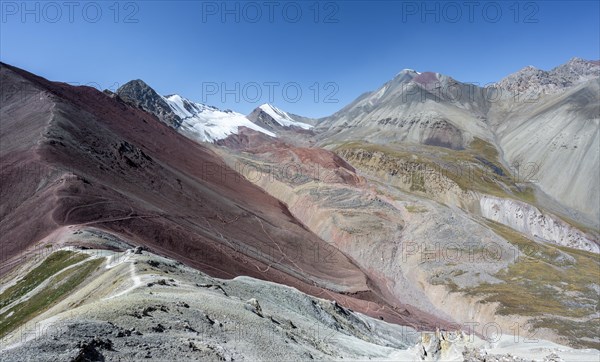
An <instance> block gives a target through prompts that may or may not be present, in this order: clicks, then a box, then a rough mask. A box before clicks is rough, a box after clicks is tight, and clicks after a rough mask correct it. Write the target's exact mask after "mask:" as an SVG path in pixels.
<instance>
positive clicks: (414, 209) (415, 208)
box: [404, 205, 427, 214]
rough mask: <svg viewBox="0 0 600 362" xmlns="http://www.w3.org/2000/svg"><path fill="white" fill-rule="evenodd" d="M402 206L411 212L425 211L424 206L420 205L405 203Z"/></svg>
mask: <svg viewBox="0 0 600 362" xmlns="http://www.w3.org/2000/svg"><path fill="white" fill-rule="evenodd" d="M404 208H405V209H406V211H408V212H410V213H413V214H418V213H422V212H427V209H426V208H424V207H422V206H418V205H406V206H404Z"/></svg>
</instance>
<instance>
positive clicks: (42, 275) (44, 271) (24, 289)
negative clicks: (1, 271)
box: [0, 250, 88, 308]
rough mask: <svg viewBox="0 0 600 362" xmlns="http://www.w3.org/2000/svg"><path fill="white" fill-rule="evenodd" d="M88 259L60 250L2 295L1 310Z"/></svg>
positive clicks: (81, 255) (0, 300)
mask: <svg viewBox="0 0 600 362" xmlns="http://www.w3.org/2000/svg"><path fill="white" fill-rule="evenodd" d="M87 257H88V255H87V254H82V253H75V252H72V251H68V250H59V251H57V252H55V253H52V254H50V256H48V257H47V258H46V259H45V260H44V261H43V262H42V263H41V264H40V265H38V266H37V267H36V268H35V269H33V270H32V271H30V272H29V273H28V274H27V275H26V276H25V277H24V278H23V279H21V280H19V281H18V282H17V283H16V284H15V285H13V286H11V287H10V288H8V289H6V290H5V291H4V292H3V293H2V294H0V308H4V307H5V306H7V305H9V304H10V303H12V302H14V301H15V300H17V299H19V298H20V297H22V296H24V295H25V294H27V293H29V292H30V291H32V290H33V289H35V288H36V287H37V286H38V285H40V284H41V283H42V282H43V281H44V280H46V279H47V278H48V277H50V276H52V275H54V274H56V273H57V272H58V271H60V270H62V269H64V268H66V267H67V266H69V265H72V264H75V263H78V262H80V261H82V260H84V259H86V258H87Z"/></svg>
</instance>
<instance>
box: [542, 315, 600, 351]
mask: <svg viewBox="0 0 600 362" xmlns="http://www.w3.org/2000/svg"><path fill="white" fill-rule="evenodd" d="M532 327H533V328H536V329H537V328H548V329H552V330H554V331H555V332H557V333H558V334H560V335H562V336H565V337H566V338H567V339H568V340H569V344H570V345H571V347H574V348H594V349H598V350H600V342H598V336H600V318H594V319H591V320H589V321H586V322H578V321H571V320H565V319H560V318H540V319H538V320H536V321H535V322H534V323H533V325H532Z"/></svg>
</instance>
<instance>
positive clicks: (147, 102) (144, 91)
mask: <svg viewBox="0 0 600 362" xmlns="http://www.w3.org/2000/svg"><path fill="white" fill-rule="evenodd" d="M117 95H119V97H121V98H122V99H123V100H124V101H125V102H127V103H130V104H132V105H134V106H135V107H138V108H140V109H143V110H144V111H146V112H149V113H151V114H154V115H155V116H157V117H158V118H159V119H160V120H161V121H163V122H164V123H166V124H168V125H169V126H171V127H174V128H177V127H179V126H180V125H181V118H180V117H179V116H177V115H176V114H175V113H173V111H172V110H171V107H169V105H168V104H167V102H165V101H164V99H163V98H162V97H161V96H160V95H159V94H158V93H156V91H154V89H152V88H151V87H150V86H148V84H146V83H144V81H142V80H140V79H136V80H132V81H129V82H127V83H125V84H124V85H122V86H121V87H120V88H119V89H117Z"/></svg>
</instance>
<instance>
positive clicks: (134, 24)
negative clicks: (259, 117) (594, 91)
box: [0, 1, 600, 117]
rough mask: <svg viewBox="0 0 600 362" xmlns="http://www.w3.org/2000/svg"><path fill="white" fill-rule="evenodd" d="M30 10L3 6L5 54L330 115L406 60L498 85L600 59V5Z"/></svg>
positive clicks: (243, 107) (57, 67)
mask: <svg viewBox="0 0 600 362" xmlns="http://www.w3.org/2000/svg"><path fill="white" fill-rule="evenodd" d="M22 4H23V3H22V2H21V1H16V2H15V1H2V4H1V5H2V6H1V9H0V10H1V19H0V26H1V29H0V30H1V31H0V58H1V60H2V61H3V62H6V63H9V64H12V65H15V66H18V67H21V68H24V69H26V70H29V71H31V72H34V73H36V74H39V75H42V76H44V77H46V78H49V79H52V80H60V81H66V82H71V83H74V84H88V83H92V82H93V83H95V84H97V86H98V87H100V88H109V89H111V88H114V87H116V86H117V85H119V84H123V83H125V82H127V81H128V80H130V79H137V78H140V79H143V80H145V81H146V82H147V83H148V84H150V85H151V86H152V87H153V88H154V89H156V90H157V91H158V92H159V93H161V94H171V93H178V94H181V95H183V96H185V97H187V98H190V99H192V100H195V101H204V102H205V103H208V104H211V105H215V106H218V107H220V108H229V109H233V110H236V111H239V112H242V113H248V112H250V111H251V110H252V109H253V108H255V107H256V106H258V105H260V104H262V103H265V102H268V101H271V102H272V103H274V104H275V105H276V106H278V107H280V108H282V109H284V110H287V111H291V112H293V113H297V114H301V115H306V116H312V117H319V116H326V115H329V114H331V113H333V112H335V111H337V110H338V109H340V108H342V107H343V106H344V105H345V104H347V103H349V102H351V101H352V100H353V99H354V98H356V97H357V96H359V95H360V94H361V93H363V92H365V91H369V90H374V89H376V88H378V87H379V86H380V85H381V84H383V83H385V82H386V81H387V80H389V79H391V78H393V77H394V75H395V74H396V73H398V72H399V71H400V70H402V69H403V68H412V69H416V70H418V71H437V72H440V73H444V74H448V75H450V76H452V77H454V78H456V79H458V80H460V81H464V82H473V83H479V84H487V83H489V82H493V81H497V80H499V79H501V78H502V77H504V76H505V75H507V74H509V73H512V72H514V71H517V70H518V69H520V68H522V67H524V66H527V65H534V66H537V67H539V68H542V69H550V68H552V67H554V66H557V65H559V64H562V63H564V62H566V61H568V59H570V58H571V57H573V56H578V57H582V58H586V59H600V48H599V47H600V45H599V44H600V19H599V17H600V15H599V14H600V8H599V2H598V1H583V2H576V1H568V2H566V1H565V2H560V1H535V2H534V1H523V2H515V1H510V2H486V1H478V2H472V3H471V4H472V5H469V3H468V2H465V1H456V2H445V1H433V2H431V1H428V2H422V1H396V2H392V1H380V2H375V1H369V2H361V1H345V2H327V1H322V2H314V1H303V2H285V1H278V2H269V1H256V2H235V1H234V2H227V3H224V2H221V1H216V2H213V1H180V2H177V1H169V2H166V1H143V2H127V1H124V2H120V3H118V4H117V6H115V2H114V1H108V2H77V3H76V5H72V7H69V6H71V5H68V2H62V1H57V2H53V3H51V4H52V5H48V3H44V2H29V3H27V4H25V5H22ZM23 6H25V8H24V7H23ZM269 98H270V99H269Z"/></svg>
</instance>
